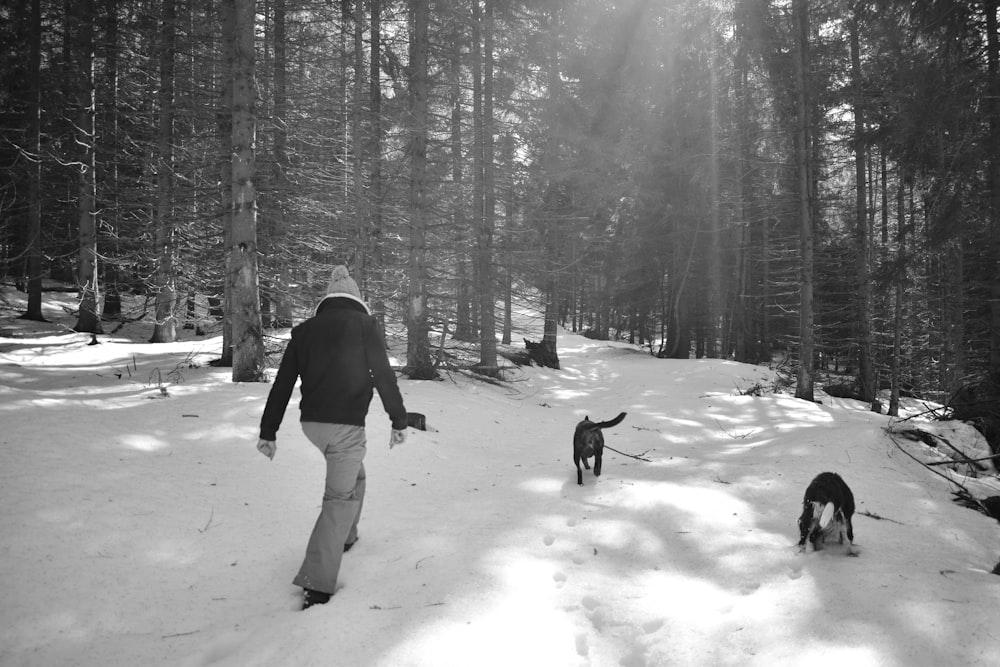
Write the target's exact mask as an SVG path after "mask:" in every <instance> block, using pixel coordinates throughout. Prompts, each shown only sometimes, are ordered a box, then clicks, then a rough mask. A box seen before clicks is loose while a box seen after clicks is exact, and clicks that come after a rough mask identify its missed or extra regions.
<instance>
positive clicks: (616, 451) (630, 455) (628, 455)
mask: <svg viewBox="0 0 1000 667" xmlns="http://www.w3.org/2000/svg"><path fill="white" fill-rule="evenodd" d="M604 449H610V450H611V451H613V452H614V453H615V454H621V455H622V456H627V457H629V458H630V459H635V460H637V461H645V462H646V463H652V462H653V460H652V459H646V458H643V457H642V454H645V453H646V452H648V451H649V450H648V449H647V450H646V451H645V452H643V453H642V454H639V455H638V456H636V455H635V454H626V453H625V452H619V451H618V450H617V449H615V448H614V447H608V446H607V445H604Z"/></svg>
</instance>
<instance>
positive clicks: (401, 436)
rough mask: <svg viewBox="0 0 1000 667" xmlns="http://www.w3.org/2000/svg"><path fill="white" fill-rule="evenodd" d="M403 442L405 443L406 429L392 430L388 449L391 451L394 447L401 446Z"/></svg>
mask: <svg viewBox="0 0 1000 667" xmlns="http://www.w3.org/2000/svg"><path fill="white" fill-rule="evenodd" d="M404 442H406V429H403V430H398V429H392V435H390V436H389V449H392V448H393V447H395V446H396V445H401V444H403V443H404Z"/></svg>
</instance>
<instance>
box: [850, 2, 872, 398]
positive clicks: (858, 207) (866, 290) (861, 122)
mask: <svg viewBox="0 0 1000 667" xmlns="http://www.w3.org/2000/svg"><path fill="white" fill-rule="evenodd" d="M860 12H861V8H860V7H859V6H858V5H857V4H855V6H854V10H853V15H852V16H851V18H850V20H849V22H848V25H849V27H850V39H851V84H852V87H853V90H852V97H853V105H854V178H855V181H856V183H855V207H854V215H855V220H854V224H855V229H856V230H857V248H856V252H857V268H856V276H857V283H858V291H857V294H856V298H857V325H858V388H859V389H860V393H861V400H863V401H867V402H868V403H873V402H874V401H875V398H876V387H875V370H874V367H873V364H872V324H871V320H872V312H871V311H872V308H871V301H872V286H871V279H870V275H869V274H870V266H869V264H870V258H871V234H870V233H869V222H868V187H867V186H868V183H867V175H868V170H867V165H866V153H867V146H866V143H865V113H864V90H863V89H862V86H863V81H864V80H863V79H862V76H861V36H860V29H861V25H860V24H861V17H860V16H859V14H860Z"/></svg>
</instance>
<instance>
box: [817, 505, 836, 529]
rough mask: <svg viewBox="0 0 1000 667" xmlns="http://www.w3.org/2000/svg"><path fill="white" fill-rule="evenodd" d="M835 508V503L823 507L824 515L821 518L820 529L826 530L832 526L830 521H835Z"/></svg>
mask: <svg viewBox="0 0 1000 667" xmlns="http://www.w3.org/2000/svg"><path fill="white" fill-rule="evenodd" d="M833 512H834V507H833V503H827V504H826V505H825V506H824V507H823V514H821V515H820V517H819V527H820V528H823V529H825V528H826V527H827V526H828V525H830V521H831V520H832V519H833Z"/></svg>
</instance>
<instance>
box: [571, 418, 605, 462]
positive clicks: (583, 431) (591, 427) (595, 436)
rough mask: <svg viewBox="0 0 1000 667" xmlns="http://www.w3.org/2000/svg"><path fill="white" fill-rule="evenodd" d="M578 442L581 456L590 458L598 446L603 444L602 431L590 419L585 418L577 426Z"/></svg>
mask: <svg viewBox="0 0 1000 667" xmlns="http://www.w3.org/2000/svg"><path fill="white" fill-rule="evenodd" d="M576 440H577V442H578V443H579V445H580V453H581V455H582V456H585V457H587V458H590V457H591V456H593V455H594V451H595V450H596V448H597V446H598V445H600V444H602V438H601V429H599V428H597V425H596V424H595V423H594V422H592V421H590V417H584V418H583V421H581V422H580V423H579V424H577V425H576Z"/></svg>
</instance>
